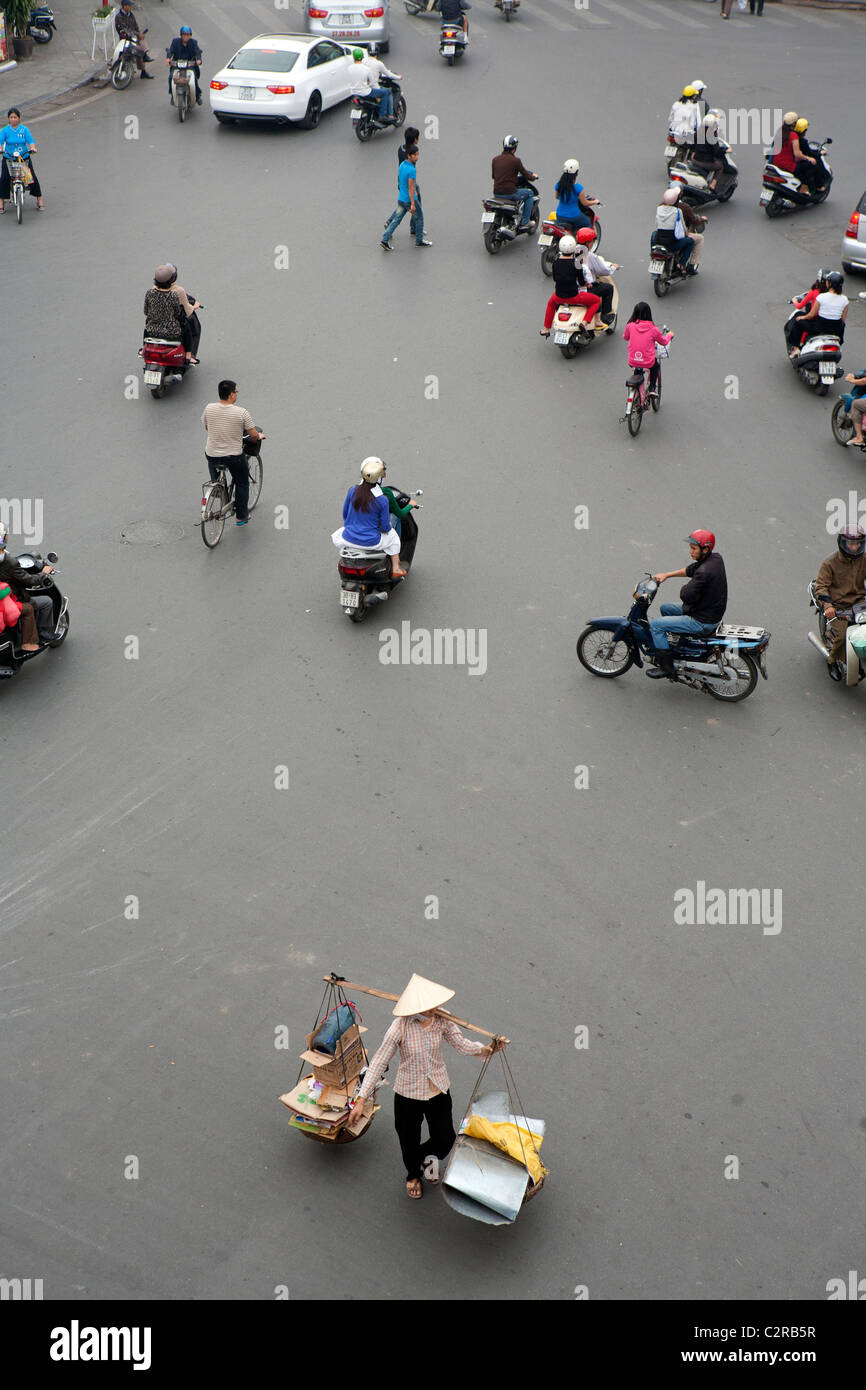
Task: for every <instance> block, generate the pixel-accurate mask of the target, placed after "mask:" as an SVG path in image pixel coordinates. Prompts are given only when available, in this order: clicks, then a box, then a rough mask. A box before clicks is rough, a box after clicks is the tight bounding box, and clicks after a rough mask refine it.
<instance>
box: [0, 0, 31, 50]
mask: <svg viewBox="0 0 866 1390" xmlns="http://www.w3.org/2000/svg"><path fill="white" fill-rule="evenodd" d="M3 8H4V10H5V11H6V25H7V28H8V29H9V30H10V31H11V34H12V49H13V52H14V54H15V57H16V58H30V57H32V54H33V39H32V38H31V36H30V34H29V32H28V28H29V23H30V8H31V7H30V0H5V3H4V5H3Z"/></svg>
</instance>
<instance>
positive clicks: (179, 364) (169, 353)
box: [138, 294, 205, 401]
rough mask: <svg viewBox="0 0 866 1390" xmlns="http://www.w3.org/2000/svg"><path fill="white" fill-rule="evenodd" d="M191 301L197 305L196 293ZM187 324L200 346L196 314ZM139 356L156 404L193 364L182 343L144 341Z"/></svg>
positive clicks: (150, 339) (145, 378) (201, 305)
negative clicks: (188, 358)
mask: <svg viewBox="0 0 866 1390" xmlns="http://www.w3.org/2000/svg"><path fill="white" fill-rule="evenodd" d="M189 301H190V303H191V304H194V303H195V295H194V294H190V295H189ZM204 307H205V306H204V305H203V304H200V305H199V308H200V309H203V308H204ZM188 323H189V326H190V329H191V331H192V337H193V342H194V343H197V341H198V339H199V338H200V337H201V324H200V323H199V319H198V312H197V311H195V312H193V313H192V314H190V316H189V319H188ZM138 355H139V357H140V358H141V359H142V362H143V364H144V384H145V386H147V387H149V388H150V394H151V395H152V396H153V398H154V400H157V401H158V400H161V399H162V397H163V396H164V395H165V393H166V390H167V389H168V387H169V386H172V385H174V383H175V382H176V381H182V380H183V378H184V377H185V376H186V374H187V372H188V371H189V369H190V365H191V364H190V363H189V362H187V360H186V348H185V347H184V345H183V343H172V342H169V341H168V339H166V338H145V340H144V342H143V343H142V345H141V347H140V348H139V353H138Z"/></svg>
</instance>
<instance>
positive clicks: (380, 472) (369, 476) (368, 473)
mask: <svg viewBox="0 0 866 1390" xmlns="http://www.w3.org/2000/svg"><path fill="white" fill-rule="evenodd" d="M384 476H385V465H384V463H383V462H382V460H381V459H379V458H376V456H375V454H370V456H369V457H368V458H365V459H364V462H363V463H362V464H361V477H362V478H363V479H364V482H365V483H378V481H379V479H380V478H384Z"/></svg>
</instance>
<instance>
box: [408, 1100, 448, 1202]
mask: <svg viewBox="0 0 866 1390" xmlns="http://www.w3.org/2000/svg"><path fill="white" fill-rule="evenodd" d="M425 1120H426V1121H427V1127H428V1129H429V1130H430V1138H429V1139H425V1140H424V1142H423V1144H422V1142H421V1126H422V1124H423V1123H424V1121H425ZM394 1128H395V1129H396V1131H397V1138H398V1139H399V1140H400V1152H401V1153H402V1155H403V1162H404V1163H405V1165H406V1181H407V1182H409V1181H411V1179H413V1178H420V1176H421V1162H422V1160H423V1159H424V1158H425V1157H426V1156H427V1154H435V1155H436V1157H437V1158H447V1156H448V1154H449V1153H450V1152H451V1149H452V1147H453V1144H454V1140H455V1139H456V1137H457V1136H456V1135H455V1133H454V1125H453V1123H452V1120H451V1092H450V1091H446V1092H445V1093H444V1095H441V1096H434V1097H433V1099H432V1100H410V1099H409V1097H408V1096H401V1095H400V1093H399V1091H395V1092H394Z"/></svg>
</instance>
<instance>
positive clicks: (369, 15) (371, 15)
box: [364, 5, 385, 19]
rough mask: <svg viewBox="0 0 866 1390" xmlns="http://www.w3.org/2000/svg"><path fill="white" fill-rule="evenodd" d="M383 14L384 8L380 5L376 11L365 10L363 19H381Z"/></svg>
mask: <svg viewBox="0 0 866 1390" xmlns="http://www.w3.org/2000/svg"><path fill="white" fill-rule="evenodd" d="M384 13H385V10H384V7H383V6H382V5H380V6H379V8H378V9H377V10H365V11H364V18H365V19H381V18H382V15H383V14H384Z"/></svg>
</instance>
